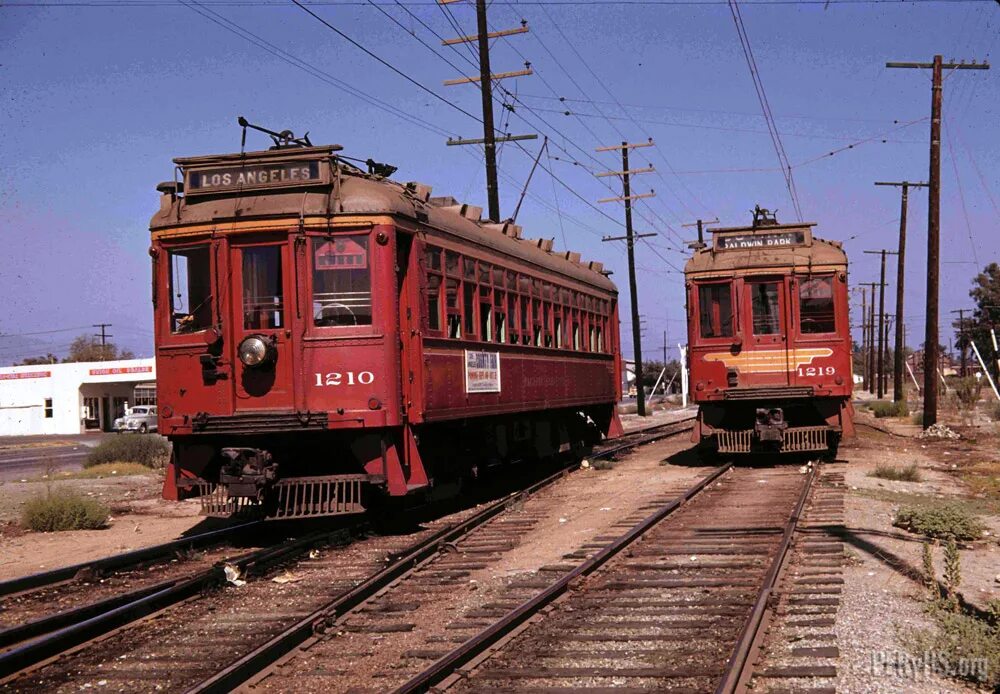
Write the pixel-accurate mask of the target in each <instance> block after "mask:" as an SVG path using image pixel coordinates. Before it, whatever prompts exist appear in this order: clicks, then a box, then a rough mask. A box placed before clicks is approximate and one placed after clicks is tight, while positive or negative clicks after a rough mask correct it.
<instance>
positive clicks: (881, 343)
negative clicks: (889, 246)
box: [865, 248, 896, 400]
mask: <svg viewBox="0 0 1000 694" xmlns="http://www.w3.org/2000/svg"><path fill="white" fill-rule="evenodd" d="M865 253H871V254H873V255H880V256H882V273H881V274H880V275H879V282H878V287H879V288H878V397H879V399H880V400H881V399H882V396H883V395H885V388H884V387H883V383H885V378H884V376H885V343H886V337H885V334H886V333H885V286H886V285H885V256H886V255H895V254H896V252H895V251H888V250H886V249H884V248H881V249H879V250H877V251H865ZM872 289H874V287H873V288H872Z"/></svg>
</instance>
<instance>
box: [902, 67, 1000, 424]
mask: <svg viewBox="0 0 1000 694" xmlns="http://www.w3.org/2000/svg"><path fill="white" fill-rule="evenodd" d="M885 66H886V67H887V68H915V69H921V70H926V69H930V70H931V78H932V79H931V141H930V167H929V168H930V171H929V176H928V178H927V181H928V201H927V317H926V324H925V330H924V332H925V334H924V421H923V425H924V428H925V429H926V428H927V427H929V426H931V425H932V424H935V423H936V422H937V395H938V383H937V367H938V298H939V297H938V295H939V291H940V289H939V287H940V277H939V271H940V257H939V256H940V250H941V103H942V101H943V97H942V92H943V89H944V88H943V86H942V74H941V73H942V71H943V70H989V69H990V66H989V64H988V63H981V64H976V63H975V62H973V63H971V64H967V63H966V62H965V61H964V60H963V61H962V62H961V63H944V62H942V59H941V56H940V55H936V56H934V61H933V62H931V63H901V62H888V63H886V64H885Z"/></svg>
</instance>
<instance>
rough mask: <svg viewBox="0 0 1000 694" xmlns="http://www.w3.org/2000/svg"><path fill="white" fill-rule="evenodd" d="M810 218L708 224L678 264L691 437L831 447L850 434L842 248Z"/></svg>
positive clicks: (776, 447) (725, 448)
mask: <svg viewBox="0 0 1000 694" xmlns="http://www.w3.org/2000/svg"><path fill="white" fill-rule="evenodd" d="M812 226H813V225H812V224H802V223H800V224H777V223H776V222H775V221H774V220H773V218H766V217H765V218H763V219H759V220H758V221H757V222H756V223H755V224H754V225H753V226H750V227H734V228H726V229H715V230H712V231H713V232H714V233H713V240H712V243H711V244H710V245H704V244H703V247H700V248H697V249H696V251H695V254H694V257H692V258H691V259H690V260H689V261H688V263H687V266H686V267H685V277H686V287H687V308H688V344H689V352H688V361H689V366H690V374H691V378H690V380H691V392H692V396H693V400H694V402H695V403H697V404H698V406H699V416H698V425H697V426H696V428H695V432H694V435H693V437H694V440H695V441H696V442H700V443H703V444H706V445H707V446H712V447H714V448H715V450H717V451H719V452H722V453H750V452H756V451H777V452H807V451H835V450H836V446H837V443H838V442H839V441H840V439H841V438H842V437H844V436H853V434H854V425H853V410H852V407H851V391H852V388H853V382H854V381H853V372H852V366H851V348H852V346H851V332H850V314H849V311H848V291H847V255H846V254H845V253H844V251H843V248H842V247H841V244H839V243H837V242H833V241H824V240H822V239H818V238H815V237H814V236H813V234H812Z"/></svg>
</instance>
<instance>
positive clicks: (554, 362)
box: [150, 145, 621, 517]
mask: <svg viewBox="0 0 1000 694" xmlns="http://www.w3.org/2000/svg"><path fill="white" fill-rule="evenodd" d="M339 149H340V147H339V146H336V145H333V146H311V145H308V146H280V147H275V148H272V149H271V150H267V151H257V152H247V153H239V154H224V155H213V156H203V157H193V158H184V159H176V160H175V163H176V165H177V167H178V170H179V172H180V174H181V177H182V180H176V181H171V182H167V183H163V184H160V185H159V186H158V188H157V189H158V190H159V191H160V193H161V194H162V197H161V206H160V210H159V212H157V213H156V215H155V216H154V217H153V219H152V222H151V231H152V247H151V249H150V253H151V256H152V260H153V303H154V307H155V323H156V326H155V334H156V360H157V374H158V387H159V404H160V407H159V429H160V433H161V434H163V435H165V436H167V437H168V438H169V439H170V440H171V441H172V442H173V457H172V460H171V462H170V467H169V470H168V474H167V480H166V483H165V487H164V496H165V497H167V498H172V499H177V498H180V497H182V496H191V495H201V496H202V497H203V501H204V503H205V508H206V510H207V511H208V512H209V513H212V514H217V515H227V514H232V513H236V512H240V511H245V510H251V511H253V512H256V513H262V514H264V515H266V516H268V517H302V516H322V515H335V514H341V513H355V512H359V511H361V510H363V509H364V507H365V506H366V504H367V503H368V501H369V500H370V499H372V498H373V497H375V496H381V497H384V496H397V497H398V496H406V495H410V494H415V493H419V494H427V493H430V492H444V491H445V490H447V489H450V488H453V487H454V486H455V485H456V484H458V483H459V482H460V481H461V480H462V479H463V478H467V477H468V476H470V475H475V474H477V473H478V472H482V471H483V470H484V469H485V468H486V467H488V466H493V465H498V464H502V463H511V462H517V461H522V460H524V461H537V460H539V459H546V458H554V457H558V456H560V455H566V454H568V453H579V452H580V451H582V450H583V449H584V448H585V447H586V446H587V445H589V444H591V443H592V442H594V441H596V440H598V439H599V438H600V437H602V436H615V435H617V434H618V433H620V424H619V422H618V419H617V414H616V402H617V401H618V400H619V399H620V392H619V391H620V387H619V374H620V373H621V363H620V356H619V349H618V347H619V345H618V309H617V290H616V288H615V286H614V284H613V283H612V282H611V281H610V280H609V279H608V278H607V276H606V274H605V273H604V272H602V266H601V264H600V263H593V262H591V263H585V262H581V261H580V257H579V254H576V253H553V252H552V243H551V241H530V240H526V239H523V238H521V229H520V227H518V226H516V225H514V224H511V223H507V224H490V223H483V222H482V221H480V214H481V209H480V208H476V207H473V206H470V205H463V204H460V203H458V202H456V201H455V200H454V199H452V198H441V197H431V189H430V188H429V187H428V186H425V185H421V184H417V183H406V184H401V183H396V182H394V181H391V180H389V179H388V178H386V177H385V176H384V175H382V174H385V173H387V170H386V167H383V166H381V165H377V164H374V162H369V171H363V170H361V169H359V168H357V167H355V166H353V165H351V164H350V163H348V161H347V160H345V159H344V158H341V157H340V156H338V155H337V151H338V150H339Z"/></svg>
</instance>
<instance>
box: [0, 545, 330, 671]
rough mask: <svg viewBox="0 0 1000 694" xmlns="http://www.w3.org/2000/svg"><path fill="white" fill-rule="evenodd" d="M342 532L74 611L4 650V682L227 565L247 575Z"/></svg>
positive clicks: (220, 575) (206, 582) (220, 576)
mask: <svg viewBox="0 0 1000 694" xmlns="http://www.w3.org/2000/svg"><path fill="white" fill-rule="evenodd" d="M340 532H341V531H340V530H338V531H333V532H331V531H323V532H316V533H311V534H309V535H307V536H305V537H302V538H299V539H296V540H289V541H286V542H284V543H282V544H281V545H279V546H277V547H269V548H266V549H263V550H257V551H254V552H249V553H247V554H244V555H241V556H239V557H236V558H233V559H230V560H228V561H222V562H218V563H217V564H215V565H214V566H212V567H211V568H209V569H205V570H203V571H201V572H199V573H197V574H195V575H194V576H191V577H189V578H187V579H179V580H176V581H171V582H167V583H166V584H159V585H158V586H156V587H155V588H158V590H156V591H155V592H153V593H149V592H148V590H139V591H135V592H134V593H132V594H130V597H132V598H133V599H131V600H129V601H128V602H124V603H121V601H120V600H116V599H115V598H111V599H108V600H105V601H102V602H101V603H99V604H101V605H103V606H104V607H105V611H103V612H99V613H96V614H94V613H93V612H91V611H90V610H89V609H88V608H89V607H91V606H84V607H83V608H80V609H79V610H74V611H73V612H76V613H77V614H76V615H75V616H76V617H78V618H79V619H81V620H82V621H76V622H74V623H72V624H69V625H68V626H64V627H63V628H60V629H57V630H56V631H52V632H49V633H46V634H45V635H43V636H41V637H39V638H36V639H34V640H33V641H29V642H27V643H25V644H24V645H21V646H18V647H16V648H13V649H10V650H8V651H6V652H4V653H2V654H0V683H3V682H5V681H7V680H8V678H13V677H15V676H17V675H18V674H19V673H22V672H24V671H25V670H29V669H33V668H34V667H35V666H37V665H38V664H39V663H42V662H44V661H47V660H49V659H51V658H54V657H57V656H59V655H61V654H63V653H65V652H66V651H69V650H70V649H72V648H76V647H77V646H80V645H82V644H85V643H87V642H88V641H91V640H93V639H96V638H98V637H100V636H103V635H105V634H107V633H109V632H111V631H113V630H115V629H117V628H119V627H122V626H125V625H126V624H129V623H131V622H134V621H136V620H138V619H141V618H143V617H146V616H148V615H151V614H153V613H155V612H159V611H160V610H162V609H164V608H167V607H170V606H171V605H175V604H177V603H179V602H182V601H184V600H186V599H188V598H190V597H192V596H194V595H197V594H198V593H199V592H200V591H202V590H204V589H206V588H209V587H211V586H214V585H217V584H220V583H222V582H223V581H224V580H225V567H226V565H231V566H235V567H237V568H239V570H240V573H241V574H244V573H250V572H258V571H262V570H264V569H266V568H267V567H270V566H273V565H275V564H278V563H280V562H282V561H286V560H289V559H291V558H293V557H295V556H298V555H300V554H302V553H304V552H306V551H308V550H309V549H310V548H312V547H314V546H315V545H316V544H318V543H321V542H323V541H325V540H327V539H329V538H330V537H331V536H332V535H335V534H340ZM59 617H60V615H53V616H52V617H49V618H43V620H38V621H44V620H48V619H52V620H56V619H57V618H59ZM55 623H58V622H55ZM32 628H33V629H35V630H36V631H37V630H38V629H39V627H38V626H37V625H36V626H34V627H30V626H29V629H32Z"/></svg>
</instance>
